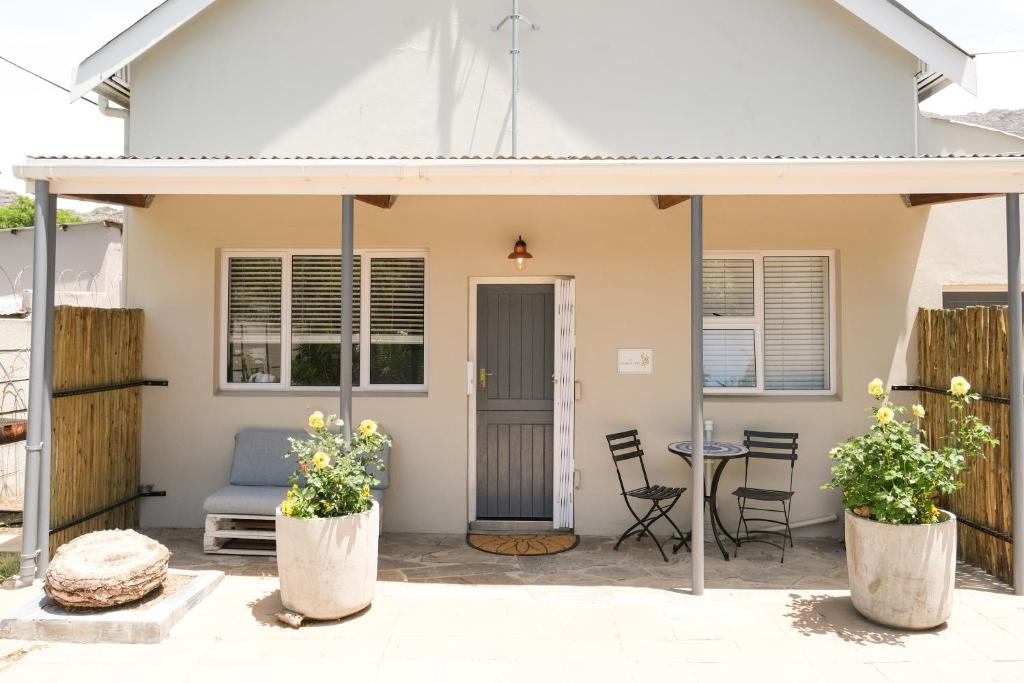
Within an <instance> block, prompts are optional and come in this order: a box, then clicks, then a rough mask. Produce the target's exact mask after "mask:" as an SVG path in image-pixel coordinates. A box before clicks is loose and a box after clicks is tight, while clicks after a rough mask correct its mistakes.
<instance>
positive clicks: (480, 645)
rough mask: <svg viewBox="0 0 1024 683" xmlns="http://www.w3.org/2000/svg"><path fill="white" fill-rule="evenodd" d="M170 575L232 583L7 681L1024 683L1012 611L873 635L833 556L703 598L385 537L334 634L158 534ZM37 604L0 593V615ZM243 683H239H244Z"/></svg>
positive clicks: (186, 544) (594, 542)
mask: <svg viewBox="0 0 1024 683" xmlns="http://www.w3.org/2000/svg"><path fill="white" fill-rule="evenodd" d="M151 535H153V536H154V537H156V538H158V539H159V540H161V541H162V542H164V543H166V544H167V545H168V546H169V547H170V548H171V550H172V551H173V552H174V556H173V558H172V565H173V566H176V567H181V568H194V569H211V568H215V569H221V570H223V571H225V572H227V573H228V576H227V577H225V579H224V581H223V582H222V583H221V585H220V586H219V587H218V588H217V589H216V590H215V591H214V593H213V594H212V595H211V596H209V597H208V598H206V599H205V600H204V601H203V602H202V603H200V604H199V605H198V606H197V607H196V608H195V609H193V610H192V612H191V613H189V614H188V615H187V616H186V617H185V618H184V619H183V620H182V621H181V623H179V624H178V625H177V626H176V627H175V629H174V630H173V632H172V634H171V637H170V638H169V639H167V640H166V641H164V642H163V643H161V644H159V645H71V644H42V643H23V642H15V641H0V677H2V679H3V680H4V681H8V680H10V681H18V680H26V681H28V680H31V681H34V682H38V681H49V680H67V679H72V680H74V681H76V683H77V682H78V681H92V680H96V681H100V680H102V681H105V682H106V681H119V680H125V681H128V680H131V681H136V682H137V681H139V680H172V679H173V680H176V681H182V680H187V679H184V678H183V677H185V676H193V677H195V678H196V680H197V681H198V680H208V679H214V678H216V679H219V680H275V681H286V680H287V681H290V680H303V681H306V680H317V681H319V680H325V681H342V680H347V679H352V678H353V677H359V678H361V679H362V680H366V681H378V680H380V681H392V680H394V681H415V682H417V683H419V682H420V681H434V680H437V681H445V682H446V683H451V682H452V681H463V680H467V681H468V680H472V681H474V682H479V681H513V680H514V681H517V683H522V682H523V681H529V682H532V681H547V680H552V681H554V680H558V681H577V680H580V681H582V680H588V681H616V682H619V681H644V682H649V681H651V680H655V679H678V680H696V681H701V680H714V681H731V680H741V679H742V680H759V681H771V680H785V681H803V680H808V681H809V680H814V681H821V680H822V679H825V680H828V681H830V682H831V681H857V682H858V683H862V682H870V681H883V680H893V681H896V680H899V681H905V680H909V679H911V678H915V679H923V680H927V681H929V683H931V682H933V681H947V680H948V681H960V682H962V681H972V682H973V681H989V680H993V681H994V680H1006V681H1024V647H1022V646H1021V640H1022V636H1024V600H1022V599H1021V598H1016V597H1014V596H1012V595H1010V594H1008V593H1009V592H1008V589H1007V587H1006V586H1005V585H1002V584H1000V583H998V582H996V581H994V580H992V579H990V578H989V577H987V576H986V575H984V574H983V573H981V572H977V571H973V570H970V569H969V568H962V570H961V572H960V575H959V577H958V586H959V590H958V591H957V597H956V608H955V612H954V615H953V618H952V619H951V620H950V622H949V624H947V625H946V626H943V627H940V628H938V629H936V630H933V631H929V632H923V633H908V632H901V631H896V630H892V629H886V628H882V627H878V626H875V625H873V624H871V623H870V622H867V621H865V620H864V619H862V618H861V617H860V616H859V615H857V613H856V612H855V611H854V610H853V608H852V605H851V604H850V601H849V598H848V596H847V595H846V592H845V590H844V589H845V571H846V569H845V557H844V555H843V551H842V547H841V546H840V545H838V544H837V543H834V542H828V541H806V540H805V541H801V540H799V539H798V542H797V546H796V548H794V549H793V550H791V551H788V552H787V556H786V563H785V564H782V565H780V564H779V562H778V551H776V550H774V549H771V548H765V547H757V546H751V547H750V549H749V550H748V549H747V548H743V549H741V551H740V556H739V558H738V559H736V560H733V561H731V562H724V561H723V560H722V558H721V556H719V555H717V553H715V552H714V549H713V546H710V545H709V546H708V548H707V582H706V584H707V592H706V593H705V595H704V596H703V597H699V598H698V597H694V596H692V595H690V594H689V572H690V563H689V555H687V554H686V552H685V551H682V552H680V554H679V555H677V556H675V557H673V558H672V561H671V562H669V563H665V562H663V561H662V560H661V558H660V556H659V555H657V551H656V550H654V548H653V546H652V545H651V544H650V543H649V542H644V543H637V542H635V541H630V542H627V543H625V544H623V548H622V549H621V550H620V551H619V552H614V551H612V549H611V548H612V541H611V540H609V539H603V538H584V539H582V541H581V543H580V545H579V547H578V548H576V549H575V550H572V551H569V552H567V553H564V554H561V555H555V556H550V557H529V558H510V557H500V556H495V555H488V554H485V553H482V552H480V551H477V550H474V549H472V548H469V547H468V546H466V545H465V541H464V539H463V538H462V537H461V536H426V535H407V534H392V535H387V536H386V537H385V538H384V539H383V540H382V543H381V560H380V581H379V583H378V593H377V598H376V600H375V601H374V604H373V605H372V606H371V607H370V608H369V609H368V610H366V611H365V612H363V613H361V614H359V615H356V616H354V617H352V618H349V619H346V620H344V621H340V622H329V623H316V624H313V625H310V626H305V627H303V628H302V629H299V630H292V629H290V628H287V627H285V626H282V625H279V624H278V623H277V622H276V621H275V619H274V616H273V615H274V613H275V612H276V611H278V610H279V609H280V607H281V605H280V598H279V594H278V591H277V579H276V573H275V564H274V561H273V559H272V558H270V559H268V558H252V557H230V556H217V555H204V554H203V553H202V550H201V541H200V535H199V533H198V532H196V531H192V530H187V531H183V530H155V531H153V532H151ZM30 590H31V589H22V590H20V591H0V612H7V611H9V610H10V609H13V608H14V607H16V606H18V605H20V604H22V603H23V602H25V601H26V600H27V599H28V597H29V591H30ZM243 677H244V678H243Z"/></svg>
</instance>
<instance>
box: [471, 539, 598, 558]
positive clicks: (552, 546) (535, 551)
mask: <svg viewBox="0 0 1024 683" xmlns="http://www.w3.org/2000/svg"><path fill="white" fill-rule="evenodd" d="M466 542H467V543H469V545H470V546H472V547H474V548H476V549H477V550H482V551H484V552H485V553H491V554H492V555H514V556H519V555H557V554H558V553H564V552H565V551H566V550H572V549H573V548H575V547H576V544H577V543H579V542H580V538H579V536H577V535H576V534H474V533H470V534H466Z"/></svg>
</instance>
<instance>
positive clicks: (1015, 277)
mask: <svg viewBox="0 0 1024 683" xmlns="http://www.w3.org/2000/svg"><path fill="white" fill-rule="evenodd" d="M1006 284H1007V289H1006V291H1007V294H1008V295H1009V305H1010V469H1011V472H1012V476H1013V480H1012V487H1011V489H1010V503H1011V509H1012V511H1013V592H1014V593H1015V594H1017V595H1024V332H1022V329H1021V322H1022V321H1021V270H1020V195H1019V194H1008V195H1006Z"/></svg>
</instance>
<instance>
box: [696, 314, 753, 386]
mask: <svg viewBox="0 0 1024 683" xmlns="http://www.w3.org/2000/svg"><path fill="white" fill-rule="evenodd" d="M704 386H705V387H720V388H738V387H748V388H755V387H756V386H757V357H756V354H755V350H754V330H707V329H706V330H704Z"/></svg>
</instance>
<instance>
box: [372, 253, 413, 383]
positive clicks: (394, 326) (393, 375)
mask: <svg viewBox="0 0 1024 683" xmlns="http://www.w3.org/2000/svg"><path fill="white" fill-rule="evenodd" d="M423 276H424V260H423V259H422V258H386V257H384V258H382V257H377V258H374V259H371V260H370V382H371V383H373V384H422V383H423V360H424V356H423V323H424V316H425V308H424V304H425V297H424V294H425V290H424V277H423Z"/></svg>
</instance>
